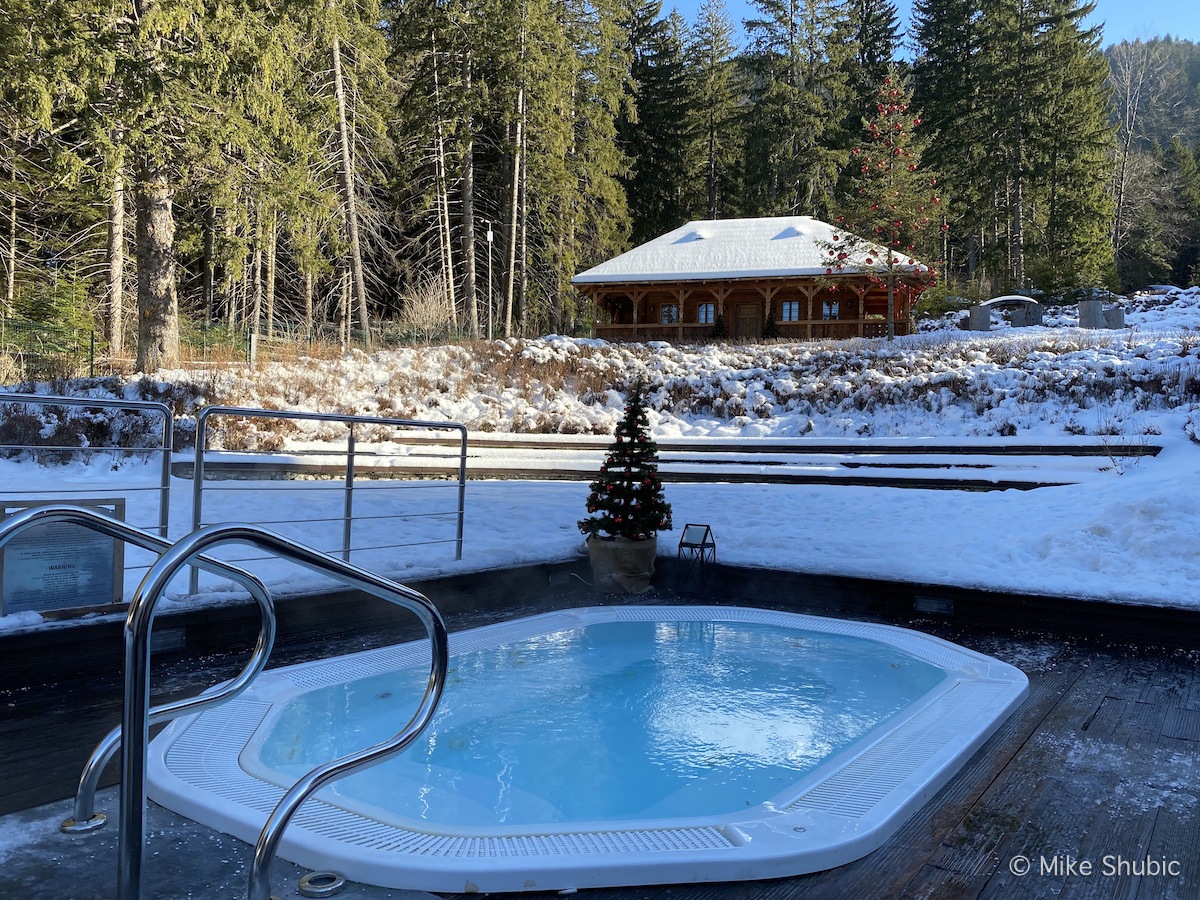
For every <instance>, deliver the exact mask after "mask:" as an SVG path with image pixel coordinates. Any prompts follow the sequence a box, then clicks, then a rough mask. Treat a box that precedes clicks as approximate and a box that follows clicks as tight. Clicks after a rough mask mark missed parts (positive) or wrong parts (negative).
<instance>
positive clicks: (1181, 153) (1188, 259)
mask: <svg viewBox="0 0 1200 900" xmlns="http://www.w3.org/2000/svg"><path fill="white" fill-rule="evenodd" d="M1197 150H1198V151H1200V147H1198V148H1197ZM1165 162H1166V166H1167V169H1168V171H1170V172H1171V174H1172V175H1173V178H1174V180H1175V182H1176V184H1177V185H1178V190H1177V191H1176V193H1175V196H1176V198H1177V199H1178V204H1179V210H1180V214H1181V215H1180V219H1181V222H1180V226H1181V227H1180V232H1179V242H1178V245H1177V249H1176V251H1175V262H1174V266H1173V267H1172V274H1171V279H1172V283H1173V284H1177V285H1179V286H1180V287H1188V286H1189V285H1193V284H1197V283H1200V165H1197V153H1193V152H1191V151H1189V150H1188V148H1187V147H1185V146H1184V144H1183V141H1181V140H1180V139H1179V138H1175V139H1173V140H1172V141H1171V145H1170V146H1169V147H1168V148H1167V152H1166V160H1165Z"/></svg>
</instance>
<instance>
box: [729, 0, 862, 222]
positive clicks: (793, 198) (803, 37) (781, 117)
mask: <svg viewBox="0 0 1200 900" xmlns="http://www.w3.org/2000/svg"><path fill="white" fill-rule="evenodd" d="M754 5H755V6H756V7H757V8H758V10H759V11H760V12H761V14H762V17H761V18H757V19H751V20H748V21H747V22H746V31H747V34H748V35H749V36H750V38H751V40H752V41H753V54H752V59H751V64H752V67H753V70H752V71H753V78H754V82H755V85H756V87H755V90H754V91H753V92H752V95H751V99H752V101H753V104H754V111H753V119H752V122H753V124H752V126H751V128H750V129H749V134H748V136H747V168H748V172H747V182H748V183H747V185H746V187H747V194H748V195H749V196H748V200H749V203H750V204H751V206H752V208H753V210H754V211H755V212H758V213H761V214H774V215H785V214H804V215H814V216H818V217H822V216H825V215H827V210H828V209H829V206H830V203H831V200H832V195H833V190H834V186H835V184H836V181H837V177H838V174H839V173H840V172H841V169H842V166H843V165H844V164H845V160H846V153H845V141H844V138H843V136H842V135H840V134H839V133H838V131H839V126H840V124H841V123H843V122H844V121H845V119H846V112H845V104H846V102H847V95H848V78H849V68H850V60H851V59H852V58H853V54H854V49H855V48H854V45H853V41H852V39H851V38H852V35H851V27H850V19H849V16H848V14H847V13H846V11H845V9H844V8H843V7H842V6H841V5H839V4H838V3H837V2H835V0H755V4H754Z"/></svg>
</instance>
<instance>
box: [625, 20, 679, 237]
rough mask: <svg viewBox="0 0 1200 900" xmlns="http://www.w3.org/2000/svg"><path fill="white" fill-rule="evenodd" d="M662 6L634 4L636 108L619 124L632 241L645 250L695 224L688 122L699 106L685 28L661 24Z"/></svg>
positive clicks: (632, 40) (631, 31) (632, 46)
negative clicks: (681, 227)
mask: <svg viewBox="0 0 1200 900" xmlns="http://www.w3.org/2000/svg"><path fill="white" fill-rule="evenodd" d="M661 13H662V0H634V2H631V3H630V4H629V26H628V34H629V49H630V56H631V58H632V65H631V69H630V76H631V90H632V91H633V92H634V93H633V97H632V101H633V102H632V103H631V104H628V105H627V107H626V112H625V114H624V115H622V116H621V119H620V121H619V123H618V136H619V138H620V141H621V145H622V147H623V148H624V150H625V153H626V154H627V155H628V157H629V163H630V168H629V173H628V174H627V175H626V176H625V177H624V178H623V179H622V183H623V185H624V187H625V192H626V195H627V196H628V197H636V198H637V202H636V203H634V204H633V205H632V208H631V210H630V214H631V219H632V234H631V237H632V240H633V242H634V243H635V244H642V243H645V242H646V241H648V240H650V239H651V238H655V237H657V236H658V235H660V234H663V233H664V232H666V231H670V230H671V229H672V228H676V227H678V226H679V225H682V224H683V223H684V222H686V221H687V220H688V219H689V218H690V215H689V213H690V211H691V208H692V207H693V206H694V205H695V204H694V202H693V194H694V182H693V180H692V177H691V175H692V173H691V172H690V171H689V163H690V159H689V156H690V150H691V147H690V136H689V133H688V131H689V129H688V126H689V121H690V119H691V118H692V116H693V114H694V113H693V103H694V101H693V98H692V90H691V83H690V80H689V78H688V74H689V73H688V72H687V70H686V68H685V65H684V55H683V43H684V38H685V35H684V33H683V32H684V28H685V26H684V23H683V19H682V17H680V16H679V14H678V13H672V14H671V16H670V17H668V18H661Z"/></svg>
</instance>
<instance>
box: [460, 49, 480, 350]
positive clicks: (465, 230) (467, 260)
mask: <svg viewBox="0 0 1200 900" xmlns="http://www.w3.org/2000/svg"><path fill="white" fill-rule="evenodd" d="M462 77H463V91H464V92H465V93H466V96H467V102H468V103H470V102H471V47H470V43H469V42H468V43H465V44H464V46H463V64H462ZM474 128H475V120H474V119H473V118H472V117H471V116H470V115H468V116H467V121H466V135H467V140H466V146H465V147H464V148H463V164H462V245H463V247H462V257H463V293H464V294H465V295H466V310H465V312H466V316H467V334H469V335H471V337H479V301H478V298H477V297H476V288H475V134H474Z"/></svg>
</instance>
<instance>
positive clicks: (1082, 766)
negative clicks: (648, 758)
mask: <svg viewBox="0 0 1200 900" xmlns="http://www.w3.org/2000/svg"><path fill="white" fill-rule="evenodd" d="M549 581H551V582H553V581H555V579H553V578H551V579H549ZM569 582H570V583H569V584H568V583H567V582H564V581H563V580H562V579H558V580H557V584H558V587H556V588H554V589H550V590H548V589H546V585H547V579H542V580H541V585H542V590H541V591H540V592H539V596H537V597H536V599H533V600H531V601H530V602H528V603H523V604H518V605H517V606H516V607H514V606H512V605H511V604H510V603H509V602H504V603H503V605H498V604H499V602H500V600H501V598H502V595H507V596H508V597H510V598H511V596H512V594H511V592H510V589H511V584H510V585H498V586H496V587H495V588H494V589H493V591H492V593H491V595H489V594H486V593H485V594H483V595H482V596H481V595H480V594H478V593H471V592H469V591H467V590H465V589H464V587H463V586H462V585H458V586H455V587H452V588H448V589H447V590H446V591H445V593H444V595H443V596H442V597H440V598H435V599H438V601H439V603H441V604H442V605H443V608H445V609H446V610H447V616H448V619H449V621H450V623H451V627H452V628H453V629H461V628H466V627H472V626H474V625H478V624H483V623H485V622H488V621H493V620H496V619H498V618H507V617H512V616H516V615H526V614H530V613H533V612H541V611H546V610H549V609H554V608H559V607H563V606H577V605H586V604H589V603H594V602H598V601H600V600H601V599H602V598H597V597H595V596H594V595H591V593H590V592H589V591H587V590H586V589H584V588H581V587H578V586H576V587H572V586H571V585H577V584H578V583H577V581H576V580H575V579H569ZM430 593H431V594H432V593H435V591H431V592H430ZM608 599H609V600H611V599H612V598H608ZM676 599H678V598H677V597H676V596H674V595H673V594H670V593H664V594H660V595H659V596H648V597H642V598H638V602H673V601H675V600H676ZM738 602H741V603H746V600H745V599H740V600H739V601H738ZM764 605H770V606H774V607H779V608H792V609H797V608H800V609H803V608H815V609H817V610H819V611H820V612H823V613H828V612H829V611H830V609H829V607H828V604H816V605H815V607H814V606H812V605H809V604H806V602H805V600H804V598H803V596H798V597H793V598H790V599H788V598H780V597H779V595H778V594H777V595H775V599H774V600H773V601H772V602H770V603H767V604H764ZM839 605H843V606H848V607H853V606H854V605H855V604H854V603H853V602H845V603H840V604H839ZM960 605H961V604H960ZM880 608H881V607H880V606H879V605H878V604H874V605H872V604H871V603H868V602H867V601H864V603H863V604H860V605H859V607H858V609H856V610H855V611H854V613H853V614H854V616H855V617H857V618H871V619H874V620H884V621H889V622H891V623H893V624H899V625H905V626H908V627H916V628H919V629H921V630H923V631H927V632H930V633H933V634H937V635H939V636H941V637H945V638H947V639H949V640H952V641H955V642H958V643H960V644H963V645H964V646H967V647H971V648H973V649H976V650H979V651H981V652H984V653H988V654H991V655H994V656H996V657H998V658H1000V659H1003V660H1005V661H1007V662H1010V663H1013V664H1015V665H1017V666H1018V667H1020V668H1022V669H1023V670H1024V671H1025V672H1026V673H1027V674H1028V676H1029V678H1030V696H1029V698H1028V700H1027V701H1026V703H1025V704H1024V705H1023V706H1022V707H1021V708H1020V709H1019V710H1018V711H1017V712H1016V713H1015V714H1014V715H1013V716H1012V717H1011V718H1010V719H1009V720H1008V721H1007V722H1006V723H1005V724H1004V725H1003V726H1002V727H1001V729H1000V731H999V732H998V733H997V734H996V735H995V736H994V737H993V738H992V739H991V740H990V741H989V742H988V743H987V745H986V746H985V747H984V748H983V749H982V750H981V751H980V752H979V753H977V754H976V755H975V756H974V757H973V758H972V759H971V760H970V761H969V762H968V763H967V765H966V766H965V767H964V768H963V769H962V770H961V772H960V773H959V774H958V775H957V776H956V777H955V778H954V779H953V780H952V781H951V782H950V783H949V784H948V785H947V786H946V787H945V788H944V789H943V790H942V791H940V792H939V793H938V794H936V795H935V796H934V797H933V798H932V799H931V800H930V801H929V802H927V803H926V804H925V805H924V806H923V807H922V808H921V809H920V810H919V811H918V812H917V813H916V814H915V815H914V816H913V817H912V818H911V819H910V820H909V821H908V822H907V823H906V824H905V825H904V826H903V827H902V828H901V829H900V830H899V832H898V833H897V834H896V835H895V836H894V837H893V838H892V839H891V840H889V841H888V842H887V843H886V844H885V845H884V846H883V847H882V848H881V849H880V850H878V851H876V852H875V853H873V854H870V855H869V856H867V857H865V858H864V859H862V860H859V861H857V862H854V863H851V864H849V865H846V866H842V867H840V868H837V869H833V870H830V871H827V872H822V873H818V874H814V875H808V876H801V877H795V878H786V879H778V880H772V881H762V882H739V883H729V884H707V885H693V886H663V887H639V888H624V889H600V890H590V891H581V892H580V893H579V896H581V897H586V898H588V900H751V898H753V900H800V898H820V900H826V898H834V900H840V898H856V900H857V898H868V900H870V898H893V897H897V898H898V897H903V898H922V900H932V898H947V900H951V898H953V900H960V898H1005V900H1007V898H1020V897H1054V898H1114V900H1115V898H1137V900H1149V898H1171V897H1175V898H1180V900H1185V898H1187V900H1192V898H1196V897H1200V804H1198V803H1197V797H1198V796H1200V769H1198V767H1197V750H1198V749H1200V678H1198V677H1197V662H1198V661H1200V654H1198V651H1196V650H1186V649H1176V648H1175V647H1173V646H1171V645H1170V644H1171V643H1172V642H1171V640H1170V639H1169V633H1170V630H1164V631H1163V632H1160V633H1159V635H1158V638H1157V639H1156V640H1155V642H1153V643H1136V644H1135V643H1130V642H1129V641H1131V640H1132V639H1133V634H1132V632H1131V631H1129V630H1126V629H1115V630H1113V631H1112V632H1111V636H1110V639H1107V640H1105V639H1099V640H1097V639H1092V640H1083V639H1081V638H1078V637H1075V636H1072V634H1071V633H1070V624H1069V623H1070V621H1071V619H1072V618H1075V619H1078V618H1079V616H1080V613H1079V612H1078V610H1076V609H1071V610H1065V612H1066V615H1064V617H1063V619H1062V624H1061V626H1054V625H1053V624H1052V623H1051V624H1047V623H1049V622H1050V621H1051V620H1049V619H1046V620H1044V621H1043V622H1042V623H1041V624H1039V628H1042V629H1047V630H1039V631H1028V630H1026V631H1021V630H1018V629H1017V628H1015V627H1010V626H1005V625H998V626H981V625H979V624H978V623H977V622H975V623H971V622H966V621H961V620H955V619H931V618H922V617H919V616H916V615H913V614H904V613H900V612H895V611H893V612H892V613H890V614H888V615H886V616H881V615H878V614H877V611H878V610H879V609H880ZM909 608H910V609H911V606H910V607H909ZM1010 608H1012V609H1017V608H1020V604H1019V603H1014V604H1012V605H1011V607H1010ZM864 610H875V611H876V612H870V611H868V612H865V613H864ZM1189 617H1190V618H1189ZM1008 618H1009V621H1010V622H1011V623H1013V624H1014V625H1016V624H1025V625H1027V624H1028V620H1027V619H1025V618H1020V617H1017V616H1015V615H1014V616H1010V617H1008ZM1172 621H1173V625H1172V629H1171V630H1173V631H1174V632H1175V633H1178V635H1179V638H1180V642H1181V643H1186V644H1189V645H1191V646H1195V644H1196V641H1197V635H1198V634H1200V614H1180V615H1177V616H1175V617H1174V619H1173V620H1172ZM1055 628H1058V629H1059V630H1057V633H1056V632H1055V631H1054V630H1053V629H1055ZM335 630H338V631H341V630H342V629H340V627H339V628H338V629H335ZM1064 631H1065V633H1064ZM393 632H394V633H393ZM404 636H405V634H402V633H400V632H399V631H395V630H393V629H387V628H380V627H378V625H377V624H376V625H368V626H364V627H363V628H362V629H360V630H359V631H358V632H355V633H350V634H348V635H346V636H345V637H343V638H342V640H341V646H340V647H339V649H342V650H350V649H359V648H361V647H364V646H368V645H375V644H379V643H386V642H388V641H389V640H393V639H396V638H401V637H404ZM328 648H329V633H328V631H318V632H317V633H315V634H313V635H311V636H309V637H306V638H305V637H295V638H288V639H287V640H286V641H285V643H284V646H283V647H281V650H282V658H281V659H280V661H281V662H291V661H297V660H300V659H304V658H309V657H312V656H315V655H320V654H324V653H326V652H328ZM240 659H241V657H240V656H235V655H233V654H222V655H220V656H215V657H214V656H207V655H206V656H205V657H204V658H203V660H202V661H201V662H202V663H203V665H204V667H205V671H204V673H203V675H204V679H203V680H205V681H206V680H207V679H209V678H212V677H213V676H217V677H223V675H225V674H227V673H228V672H229V671H231V670H232V668H235V667H236V666H237V665H239V664H240ZM195 662H196V660H194V659H193V660H190V661H189V660H185V659H182V658H181V659H179V660H177V661H176V662H173V663H170V664H169V665H167V666H166V667H165V668H164V669H163V670H162V671H161V672H160V673H159V675H158V676H156V683H157V684H161V685H163V686H164V687H165V689H166V690H167V691H168V692H176V691H182V690H183V689H185V688H186V689H191V688H193V687H194V686H195V684H196V682H198V681H200V680H201V679H200V678H198V677H197V676H196V675H194V674H191V667H192V666H193V665H194V664H195ZM117 682H118V679H117V676H116V673H115V672H113V671H111V670H109V671H107V672H105V673H103V674H101V675H99V676H90V677H87V678H79V677H75V678H71V679H67V680H63V681H59V682H58V683H47V684H37V685H29V686H27V687H24V688H16V687H9V688H6V689H5V690H4V691H3V692H0V709H3V710H4V715H3V724H2V727H0V760H3V762H0V771H2V773H3V780H2V781H0V785H2V787H0V791H2V796H0V801H2V802H3V809H4V811H6V812H7V811H11V810H13V809H19V808H23V807H28V806H32V805H34V804H37V803H44V802H47V801H50V800H55V799H58V798H62V797H65V796H66V794H67V793H69V791H70V783H71V782H73V780H74V778H75V777H76V776H77V774H78V766H79V764H81V763H82V759H83V757H84V755H85V754H86V752H87V750H88V749H89V748H90V746H91V743H92V741H93V740H94V739H95V737H97V736H98V734H99V733H100V732H101V731H103V730H104V728H105V727H107V725H108V724H109V723H111V722H112V721H113V720H114V717H115V713H116V706H117V698H116V691H117V690H118V683H117ZM64 785H66V787H65V789H64ZM58 807H61V808H63V809H65V806H63V805H62V804H61V803H59V804H58ZM153 814H154V816H155V817H156V818H155V820H154V821H155V822H157V823H158V825H155V826H154V827H152V829H151V833H152V835H153V836H152V837H151V846H150V847H149V848H148V853H147V857H148V864H147V879H148V881H147V884H148V887H149V888H150V890H151V891H152V893H151V894H150V896H153V897H155V898H159V900H167V898H174V897H181V898H182V897H188V896H213V897H216V896H234V894H225V893H213V894H205V893H204V892H203V891H202V890H201V891H200V892H199V893H197V892H196V889H197V885H196V883H195V882H191V883H189V884H186V885H178V884H176V883H175V882H174V881H172V878H173V876H172V875H171V874H170V871H171V870H170V867H167V866H166V865H165V863H163V862H162V861H161V860H159V852H160V850H161V852H162V855H163V857H166V856H169V855H171V854H178V853H180V852H186V850H185V849H182V850H181V849H180V848H185V847H186V846H188V844H187V842H186V841H185V840H184V838H183V837H179V835H180V834H184V835H185V836H186V837H187V841H208V842H209V844H208V845H211V841H212V838H211V836H207V837H202V836H197V835H196V834H195V830H196V829H197V828H198V826H190V828H191V830H190V831H189V830H188V829H187V828H183V826H179V827H180V828H183V830H182V831H179V832H176V831H172V830H171V829H172V828H174V827H175V826H174V825H171V824H170V823H171V822H172V821H173V817H172V816H171V815H170V814H168V813H165V812H164V811H161V810H153ZM4 823H5V820H0V830H2V829H3V827H4ZM160 829H162V830H160ZM65 840H66V839H61V838H58V837H55V838H47V841H52V842H54V844H55V846H56V847H61V846H67V845H65V844H64V843H63V841H65ZM88 840H89V841H91V840H92V839H90V838H89V839H88ZM102 840H103V841H104V842H107V843H105V844H96V843H94V842H93V843H92V844H91V848H92V849H91V850H90V851H89V852H86V853H83V852H81V853H79V854H78V857H79V859H78V860H77V859H76V858H75V855H73V854H71V853H70V852H67V851H61V852H59V853H58V856H57V857H56V858H55V860H54V863H53V866H52V867H51V868H52V871H50V872H48V871H47V869H46V867H45V865H44V864H41V863H39V860H43V861H44V854H41V853H39V852H30V853H18V854H10V858H9V859H8V861H7V864H8V866H9V872H8V873H6V877H7V878H8V879H9V880H8V882H7V884H8V885H9V886H10V887H12V888H13V889H14V890H16V889H17V886H20V889H19V890H17V893H14V894H11V895H9V894H5V890H6V889H7V888H0V896H21V897H23V898H38V897H60V896H68V897H74V898H79V900H85V898H90V897H93V896H94V897H110V896H112V894H113V884H114V879H115V874H114V870H115V856H111V855H108V854H107V851H104V852H101V851H100V850H99V849H97V848H99V847H106V846H108V843H111V841H112V837H111V836H106V837H104V838H103V839H102ZM223 840H225V841H227V842H228V844H229V845H231V846H229V845H225V846H223V848H222V850H221V854H222V855H224V856H226V857H228V856H232V857H234V860H233V861H234V863H235V864H236V865H239V866H241V867H242V871H243V872H244V864H245V860H246V859H248V857H249V848H247V847H245V846H244V845H241V844H239V843H237V842H234V841H232V839H223ZM70 846H74V845H70ZM1025 860H1028V863H1029V866H1030V871H1029V872H1028V873H1027V874H1022V865H1023V861H1025ZM1147 860H1150V861H1151V862H1152V863H1154V864H1155V865H1157V866H1159V867H1160V868H1163V869H1166V870H1167V871H1165V872H1162V873H1160V874H1143V873H1144V872H1145V871H1146V861H1147ZM1084 863H1088V864H1090V865H1091V870H1090V872H1088V871H1087V867H1086V866H1085V865H1083V864H1084ZM39 865H40V866H41V867H40V868H39ZM1014 871H1015V874H1014ZM289 872H290V868H289V867H287V866H286V865H281V867H280V873H281V874H280V877H279V878H278V879H277V881H276V884H277V887H276V890H275V892H276V893H277V894H280V895H281V896H286V897H291V896H294V895H293V894H291V893H290V892H285V891H283V890H281V888H283V887H284V885H283V884H282V883H281V882H282V881H283V878H284V876H285V875H288V873H289ZM81 877H85V878H86V879H87V880H86V881H84V882H81V881H79V880H78V879H79V878H81ZM289 877H290V876H289ZM71 879H75V880H71ZM81 884H84V885H86V889H81V887H80V885H81ZM294 885H295V881H294V878H292V880H291V882H290V886H291V887H294ZM341 896H343V897H363V898H385V897H401V896H403V892H395V891H385V890H382V889H378V888H370V887H367V886H364V885H353V886H352V887H351V888H350V889H349V890H348V891H346V892H345V893H344V894H342V895H341ZM447 896H454V897H462V898H464V900H465V898H466V897H468V896H469V895H447ZM522 896H530V897H537V898H547V900H548V898H549V897H552V896H559V895H557V894H551V893H546V894H526V895H522Z"/></svg>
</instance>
